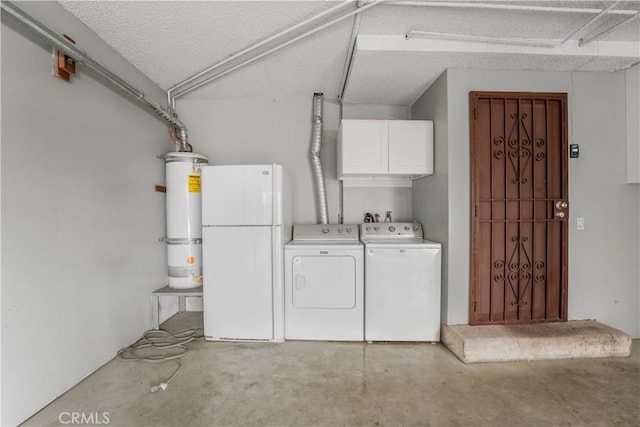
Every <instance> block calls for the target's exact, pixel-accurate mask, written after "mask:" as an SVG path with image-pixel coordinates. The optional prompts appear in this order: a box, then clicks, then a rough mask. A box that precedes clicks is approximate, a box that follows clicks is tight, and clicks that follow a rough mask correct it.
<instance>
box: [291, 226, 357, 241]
mask: <svg viewBox="0 0 640 427" xmlns="http://www.w3.org/2000/svg"><path fill="white" fill-rule="evenodd" d="M359 238H360V235H359V233H358V225H357V224H304V225H294V226H293V240H356V241H357V240H359Z"/></svg>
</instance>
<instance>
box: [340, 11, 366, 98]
mask: <svg viewBox="0 0 640 427" xmlns="http://www.w3.org/2000/svg"><path fill="white" fill-rule="evenodd" d="M361 19H362V15H356V19H355V20H354V21H353V28H351V39H350V40H349V50H348V51H347V61H346V63H345V64H344V71H343V72H342V81H341V82H340V95H338V100H339V101H342V98H344V92H345V91H346V90H347V83H348V82H349V74H351V63H352V62H353V52H354V50H355V47H356V38H357V36H358V30H359V29H360V20H361Z"/></svg>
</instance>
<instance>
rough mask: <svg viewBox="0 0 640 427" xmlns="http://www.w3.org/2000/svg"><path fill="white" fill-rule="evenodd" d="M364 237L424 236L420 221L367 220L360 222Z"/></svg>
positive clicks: (361, 232)
mask: <svg viewBox="0 0 640 427" xmlns="http://www.w3.org/2000/svg"><path fill="white" fill-rule="evenodd" d="M360 234H361V236H362V238H367V237H395V236H399V237H407V238H411V237H414V238H423V236H424V234H423V232H422V224H420V223H419V222H365V223H363V224H360Z"/></svg>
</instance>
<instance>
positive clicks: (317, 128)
mask: <svg viewBox="0 0 640 427" xmlns="http://www.w3.org/2000/svg"><path fill="white" fill-rule="evenodd" d="M322 98H323V94H321V93H314V94H313V131H312V137H311V167H312V169H313V180H314V184H315V187H316V209H317V210H318V220H319V224H329V209H328V208H327V187H326V183H325V180H324V171H323V170H322V160H320V146H321V145H322Z"/></svg>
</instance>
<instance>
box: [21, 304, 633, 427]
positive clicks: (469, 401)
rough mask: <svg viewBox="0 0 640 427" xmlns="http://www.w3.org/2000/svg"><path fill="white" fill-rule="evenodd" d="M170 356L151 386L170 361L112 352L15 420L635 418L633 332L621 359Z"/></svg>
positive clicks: (243, 347)
mask: <svg viewBox="0 0 640 427" xmlns="http://www.w3.org/2000/svg"><path fill="white" fill-rule="evenodd" d="M189 315H190V316H191V317H189V318H180V317H174V318H173V319H171V320H170V322H169V323H168V324H167V326H168V329H173V328H176V329H180V327H181V326H183V325H184V324H185V322H189V321H193V319H194V317H193V316H192V314H191V313H189ZM196 321H197V317H196ZM171 326H173V327H171ZM182 360H183V368H182V371H181V372H180V373H179V374H178V376H177V377H176V378H175V380H174V381H173V382H172V383H171V384H170V385H169V387H168V388H167V390H165V391H158V392H156V393H150V392H149V388H150V387H151V386H152V385H155V384H157V383H158V382H160V380H162V379H164V378H166V376H168V375H170V374H171V372H172V371H173V369H174V364H173V363H171V362H169V363H166V364H165V363H163V364H149V363H141V362H133V363H132V362H123V361H120V360H112V361H111V362H109V363H108V364H106V365H105V366H104V367H102V368H100V369H99V370H97V371H96V372H95V373H94V374H92V375H91V376H89V377H88V378H87V379H85V380H84V381H82V382H81V383H80V384H78V385H76V386H75V387H74V388H73V389H71V390H69V391H68V392H67V393H65V394H64V395H62V396H61V397H60V398H58V399H57V400H55V401H54V402H53V403H51V404H50V405H49V406H47V407H46V408H45V409H43V410H42V411H40V412H39V413H38V414H36V415H34V416H33V417H32V418H30V419H29V420H28V421H27V422H25V423H24V425H26V426H42V425H60V422H59V415H60V413H62V412H65V411H66V412H72V411H76V412H84V413H85V414H87V415H88V414H91V413H94V414H95V413H98V414H102V413H103V412H108V417H109V421H110V423H109V425H114V426H214V425H216V426H217V425H242V426H246V425H273V426H308V425H322V426H333V425H366V426H377V425H421V426H462V425H464V426H469V425H471V426H485V425H486V426H514V425H522V426H526V425H531V426H541V425H545V426H546V425H559V426H570V425H571V426H575V425H598V426H599V425H602V426H613V425H620V426H637V425H639V423H640V342H639V341H637V340H636V341H634V342H633V350H632V354H631V357H629V358H616V359H581V360H554V361H537V362H505V363H486V364H472V365H465V364H463V363H462V362H460V361H459V360H458V359H457V358H456V356H454V355H453V354H452V353H451V352H449V350H448V349H447V348H445V347H444V346H442V345H440V344H365V343H336V342H330V343H327V342H286V343H284V344H270V343H230V342H215V343H214V342H205V341H202V340H199V341H196V342H193V343H191V344H190V352H189V353H188V354H187V355H186V356H185V357H184V358H183V359H182ZM65 420H66V419H63V421H65ZM103 424H104V423H103Z"/></svg>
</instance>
